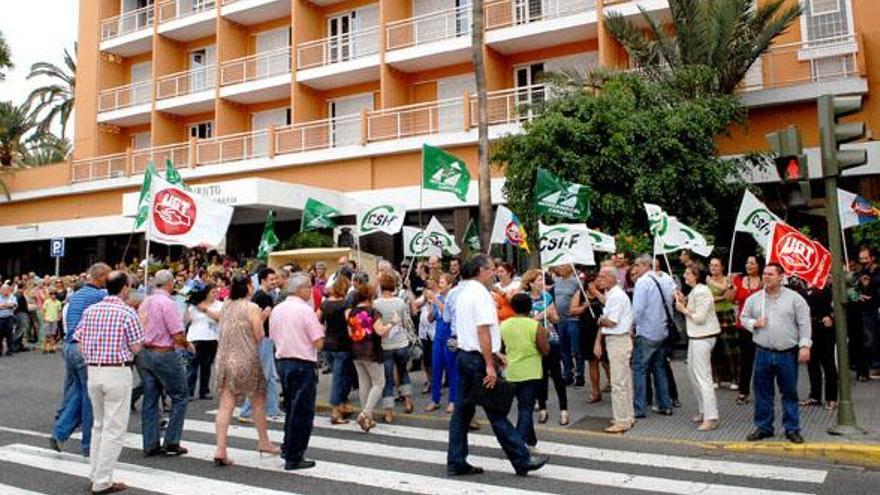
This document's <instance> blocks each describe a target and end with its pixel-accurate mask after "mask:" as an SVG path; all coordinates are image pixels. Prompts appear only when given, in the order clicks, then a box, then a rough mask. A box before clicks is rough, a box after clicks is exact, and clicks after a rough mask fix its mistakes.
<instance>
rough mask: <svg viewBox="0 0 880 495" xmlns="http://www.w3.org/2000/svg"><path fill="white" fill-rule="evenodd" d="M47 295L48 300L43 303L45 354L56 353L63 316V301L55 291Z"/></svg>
mask: <svg viewBox="0 0 880 495" xmlns="http://www.w3.org/2000/svg"><path fill="white" fill-rule="evenodd" d="M46 295H47V299H46V300H45V301H43V354H46V353H47V352H55V342H56V338H57V335H58V320H59V319H60V316H61V301H59V300H58V296H57V295H56V294H55V291H54V290H50V291H47V292H46Z"/></svg>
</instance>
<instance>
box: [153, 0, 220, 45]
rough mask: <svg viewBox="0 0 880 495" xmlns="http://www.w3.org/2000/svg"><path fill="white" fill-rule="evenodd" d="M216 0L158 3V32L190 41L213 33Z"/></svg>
mask: <svg viewBox="0 0 880 495" xmlns="http://www.w3.org/2000/svg"><path fill="white" fill-rule="evenodd" d="M216 8H217V1H216V0H169V1H167V2H163V3H160V4H159V34H161V35H164V36H167V37H168V38H171V39H174V40H177V41H192V40H197V39H199V38H204V37H205V36H209V35H211V34H213V33H214V29H215V28H216V22H217V20H216V17H217V11H216Z"/></svg>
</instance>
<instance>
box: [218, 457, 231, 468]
mask: <svg viewBox="0 0 880 495" xmlns="http://www.w3.org/2000/svg"><path fill="white" fill-rule="evenodd" d="M232 464H233V462H232V460H230V459H229V458H228V457H215V458H214V465H215V466H217V467H227V466H231V465H232Z"/></svg>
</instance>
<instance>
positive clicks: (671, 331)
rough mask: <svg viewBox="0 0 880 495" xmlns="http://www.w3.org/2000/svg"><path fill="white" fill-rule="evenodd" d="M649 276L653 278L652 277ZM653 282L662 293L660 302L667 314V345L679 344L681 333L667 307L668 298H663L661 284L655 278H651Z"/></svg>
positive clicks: (661, 293)
mask: <svg viewBox="0 0 880 495" xmlns="http://www.w3.org/2000/svg"><path fill="white" fill-rule="evenodd" d="M648 276H649V277H651V275H648ZM651 280H653V281H654V285H656V286H657V292H659V293H660V301H661V302H662V303H663V312H664V313H666V330H667V332H668V335H667V336H666V341H665V343H666V344H667V345H669V344H677V343H679V342H681V332H680V331H679V330H678V325H676V324H675V320H674V319H673V318H672V314H671V313H670V312H669V306H667V305H666V298H665V297H664V296H663V289H662V288H661V287H660V282H658V281H657V279H656V278H654V277H651Z"/></svg>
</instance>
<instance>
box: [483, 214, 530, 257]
mask: <svg viewBox="0 0 880 495" xmlns="http://www.w3.org/2000/svg"><path fill="white" fill-rule="evenodd" d="M526 237H527V236H526V229H525V228H523V226H522V224H521V223H520V221H519V218H517V217H516V214H514V213H513V212H512V211H510V209H509V208H507V207H506V206H504V205H498V208H497V209H496V210H495V224H494V225H493V226H492V237H491V239H490V240H489V242H490V243H492V244H510V245H512V246H516V247H518V248H520V249H524V250H525V251H526V252H527V253H531V251H530V250H529V242H528V239H527V238H526Z"/></svg>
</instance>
